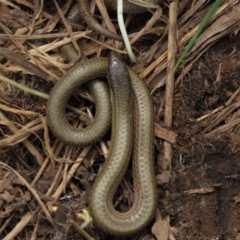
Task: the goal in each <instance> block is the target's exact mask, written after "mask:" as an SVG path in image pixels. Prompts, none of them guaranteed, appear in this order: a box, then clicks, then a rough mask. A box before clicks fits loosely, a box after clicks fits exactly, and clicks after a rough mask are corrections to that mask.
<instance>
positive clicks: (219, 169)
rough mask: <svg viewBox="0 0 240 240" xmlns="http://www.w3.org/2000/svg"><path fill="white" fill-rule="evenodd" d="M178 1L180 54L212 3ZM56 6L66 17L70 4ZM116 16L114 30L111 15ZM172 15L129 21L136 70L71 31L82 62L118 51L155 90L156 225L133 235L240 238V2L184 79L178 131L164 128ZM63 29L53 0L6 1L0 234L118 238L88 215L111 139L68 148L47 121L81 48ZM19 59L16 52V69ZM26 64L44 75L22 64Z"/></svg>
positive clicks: (176, 104)
mask: <svg viewBox="0 0 240 240" xmlns="http://www.w3.org/2000/svg"><path fill="white" fill-rule="evenodd" d="M91 2H92V3H91V9H95V4H94V1H91ZM179 2H180V3H179V5H178V12H177V13H176V14H177V19H178V20H177V28H178V32H177V39H176V41H177V46H178V48H177V50H178V54H177V55H178V57H179V56H180V52H182V50H183V48H184V46H185V45H186V44H187V42H188V41H189V39H190V38H191V36H192V35H193V33H194V32H195V31H196V28H197V26H198V24H199V23H200V21H201V20H202V18H203V17H204V16H205V14H206V13H207V11H208V10H209V8H210V6H211V4H212V3H213V2H214V1H213V0H211V1H206V0H202V1H186V0H184V1H179ZM58 4H59V6H60V9H61V11H62V12H63V14H64V15H65V14H66V12H67V11H68V9H69V8H70V6H71V5H72V1H63V2H62V1H58ZM95 14H96V16H98V17H99V19H100V13H99V12H98V11H97V10H96V11H95ZM156 16H157V17H156ZM110 17H111V18H112V19H113V23H114V26H115V27H116V28H117V22H116V17H115V14H114V13H110ZM168 20H169V3H168V2H165V3H164V4H163V6H162V8H159V9H157V10H156V11H154V12H153V13H147V14H144V15H136V16H128V17H126V21H127V24H128V31H129V33H130V36H131V38H132V39H134V41H133V43H132V44H133V49H134V52H135V54H136V55H137V57H138V58H139V60H140V61H139V63H137V64H131V63H130V61H129V59H128V58H127V56H126V55H125V54H126V51H125V49H124V46H123V44H122V43H119V42H116V41H112V40H110V39H107V38H104V37H103V36H101V35H100V34H98V33H96V32H95V31H92V30H90V29H89V28H87V26H86V25H85V24H84V23H81V24H79V25H77V24H74V25H71V24H69V27H70V31H71V29H72V30H73V32H72V34H71V35H72V36H74V41H77V43H78V46H79V48H80V49H81V51H82V52H83V53H84V55H86V56H88V57H98V56H107V54H108V53H109V51H110V50H111V49H115V50H117V49H118V50H119V52H120V53H122V55H123V59H124V60H125V61H126V63H128V64H129V65H131V66H132V68H134V69H135V71H136V72H137V73H138V74H139V75H140V76H141V77H142V78H143V79H144V80H145V81H146V83H147V85H148V86H149V89H150V92H151V94H152V98H153V102H154V107H155V135H156V141H155V145H156V151H155V153H156V180H157V183H158V210H157V212H156V218H155V220H153V222H152V224H151V225H150V226H149V227H148V228H147V229H144V231H142V232H140V233H139V234H137V235H135V236H133V237H131V238H130V239H145V240H146V239H158V240H167V239H171V240H172V239H177V240H178V239H183V240H208V239H209V240H210V239H218V240H227V239H228V240H239V239H240V217H239V216H240V210H239V204H240V203H239V202H240V191H239V189H240V158H239V157H240V151H239V147H240V140H239V139H240V138H239V136H240V128H239V126H240V125H239V123H240V118H239V115H240V113H239V109H238V108H239V106H240V103H239V102H240V96H239V91H240V88H239V84H240V80H239V79H240V34H239V23H240V3H239V2H238V1H236V0H235V1H234V0H229V1H223V4H222V5H221V6H220V7H219V9H218V11H217V12H216V14H215V15H214V17H213V18H211V20H210V22H209V24H208V26H207V27H206V28H205V29H204V30H203V32H202V34H201V35H200V36H199V38H198V39H197V41H196V43H195V44H194V46H193V48H192V50H191V51H190V53H189V54H188V55H187V57H186V59H185V60H184V62H183V63H182V65H181V66H180V68H179V70H178V71H177V72H176V75H175V88H174V94H173V99H172V102H173V118H172V127H169V126H167V125H166V123H165V121H164V117H165V116H164V109H165V108H166V107H165V91H166V85H165V83H166V79H167V77H168V76H169V75H168V73H167V64H168V61H167V54H168V52H169V49H168V39H167V36H168ZM61 23H62V20H61V17H60V15H59V13H58V11H57V7H56V5H55V4H54V2H53V1H43V2H42V3H41V1H37V0H34V1H33V2H26V1H11V2H10V1H9V2H1V3H0V29H1V34H0V40H1V41H2V43H1V47H0V55H1V56H2V57H1V59H0V61H1V65H0V67H1V68H0V72H1V74H0V75H1V76H0V127H1V128H0V206H1V208H0V238H1V239H5V240H6V239H39V240H40V239H75V240H78V239H113V238H112V237H110V236H107V235H106V234H105V233H103V232H102V231H101V230H100V229H98V228H97V227H96V226H95V225H94V222H92V221H91V215H90V213H89V211H88V196H89V192H90V190H91V186H92V184H93V182H94V179H95V178H96V175H97V174H98V172H99V170H101V166H102V163H103V161H104V156H105V154H106V148H107V146H108V144H109V143H108V140H109V139H108V138H106V139H104V140H105V141H104V142H102V143H101V144H97V145H96V146H91V147H86V148H76V147H71V146H66V145H65V144H64V143H62V142H60V141H59V140H58V139H56V138H55V137H54V136H53V135H52V134H51V132H49V130H48V127H47V124H46V118H45V107H46V102H47V99H46V98H47V97H48V94H49V92H50V90H51V89H52V87H53V85H54V83H55V82H56V81H57V80H58V79H59V78H60V77H61V76H62V75H63V74H64V73H66V72H67V71H68V69H69V68H71V67H72V64H71V63H70V64H68V63H66V62H65V59H64V57H63V55H62V54H61V52H60V50H59V48H60V47H61V46H62V45H64V44H66V43H68V42H71V41H73V39H72V37H69V34H68V33H66V32H63V33H58V29H59V26H60V25H61ZM71 27H72V28H71ZM143 28H144V31H142V32H141V29H143ZM117 31H118V29H117ZM1 48H2V49H1ZM5 50H7V51H9V52H10V54H8V53H9V52H7V53H6V52H5V53H6V54H5V55H4V52H3V51H5ZM1 51H2V53H1ZM11 53H14V54H17V55H18V56H19V57H20V63H19V64H18V63H17V62H14V61H15V60H14V55H11ZM21 59H22V61H23V62H25V63H32V64H34V65H35V66H37V69H35V68H34V69H33V68H32V69H31V68H30V70H26V69H25V68H23V67H21ZM38 71H39V72H38ZM41 74H42V75H41ZM11 80H12V81H11ZM89 98H90V97H88V93H86V90H81V91H80V92H79V99H81V101H79V103H77V105H78V106H80V107H81V108H83V109H86V106H88V104H89V101H88V99H89ZM71 117H72V119H73V121H77V120H78V119H79V118H78V117H76V114H75V113H73V114H72V116H71ZM166 141H167V142H168V143H171V145H170V150H171V159H170V160H169V159H167V158H166V151H167V150H166V149H167V148H166ZM168 150H169V148H168ZM56 160H57V161H56ZM62 160H63V162H61V161H62ZM73 162H75V164H73ZM238 168H239V169H238ZM130 170H131V169H129V171H128V172H127V173H126V177H125V180H124V181H123V183H122V184H121V187H120V189H119V192H118V195H117V198H116V199H115V201H116V205H117V208H118V209H119V210H120V211H126V210H127V209H129V207H130V206H131V204H132V201H133V199H132V196H133V193H132V192H131V190H130V189H132V186H131V185H132V183H131V171H130Z"/></svg>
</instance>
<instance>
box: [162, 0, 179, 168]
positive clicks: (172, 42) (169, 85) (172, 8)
mask: <svg viewBox="0 0 240 240" xmlns="http://www.w3.org/2000/svg"><path fill="white" fill-rule="evenodd" d="M176 42H177V2H172V3H171V4H170V5H169V34H168V67H167V72H168V74H167V81H166V101H165V112H164V123H165V125H166V126H167V127H169V128H171V127H172V115H173V113H172V112H173V91H174V70H173V69H174V66H175V57H176V51H177V46H176ZM163 149H164V159H165V161H167V162H168V165H169V166H171V153H172V148H171V144H170V143H169V142H166V141H164V143H163Z"/></svg>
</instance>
